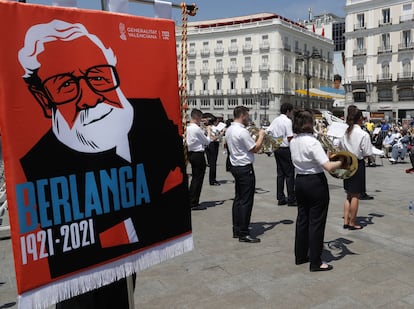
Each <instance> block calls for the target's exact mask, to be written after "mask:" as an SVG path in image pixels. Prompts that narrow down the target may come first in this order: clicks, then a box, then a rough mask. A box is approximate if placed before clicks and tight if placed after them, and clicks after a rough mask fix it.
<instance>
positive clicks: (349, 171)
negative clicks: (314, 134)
mask: <svg viewBox="0 0 414 309" xmlns="http://www.w3.org/2000/svg"><path fill="white" fill-rule="evenodd" d="M318 141H319V142H320V143H321V145H322V147H323V148H324V149H325V151H328V152H329V153H330V155H329V160H330V161H342V162H343V164H342V166H344V168H338V169H336V170H334V171H331V172H329V174H331V176H333V177H335V178H338V179H348V178H350V177H352V176H354V175H355V173H356V172H357V170H358V158H357V157H356V156H355V155H354V154H353V153H352V152H349V151H344V150H339V149H338V147H335V145H334V144H333V143H332V141H331V140H330V139H329V138H328V136H326V135H325V134H323V133H318Z"/></svg>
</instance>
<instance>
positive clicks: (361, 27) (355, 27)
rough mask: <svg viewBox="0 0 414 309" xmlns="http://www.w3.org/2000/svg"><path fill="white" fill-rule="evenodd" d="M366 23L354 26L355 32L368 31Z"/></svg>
mask: <svg viewBox="0 0 414 309" xmlns="http://www.w3.org/2000/svg"><path fill="white" fill-rule="evenodd" d="M366 28H367V26H366V25H365V23H358V24H355V25H354V31H357V30H363V29H366Z"/></svg>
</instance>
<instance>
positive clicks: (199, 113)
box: [191, 108, 203, 119]
mask: <svg viewBox="0 0 414 309" xmlns="http://www.w3.org/2000/svg"><path fill="white" fill-rule="evenodd" d="M201 116H203V112H202V111H201V110H199V109H197V108H194V109H193V110H192V111H191V119H195V118H199V117H201Z"/></svg>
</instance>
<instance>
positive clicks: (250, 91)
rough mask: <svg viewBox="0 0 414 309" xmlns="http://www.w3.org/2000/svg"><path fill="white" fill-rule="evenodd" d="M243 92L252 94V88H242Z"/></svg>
mask: <svg viewBox="0 0 414 309" xmlns="http://www.w3.org/2000/svg"><path fill="white" fill-rule="evenodd" d="M242 94H252V90H251V89H250V88H244V89H242Z"/></svg>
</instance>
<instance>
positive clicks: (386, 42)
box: [380, 33, 391, 50]
mask: <svg viewBox="0 0 414 309" xmlns="http://www.w3.org/2000/svg"><path fill="white" fill-rule="evenodd" d="M380 44H381V47H382V48H383V49H385V50H388V49H390V48H391V45H390V34H389V33H383V34H381V43H380Z"/></svg>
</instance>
